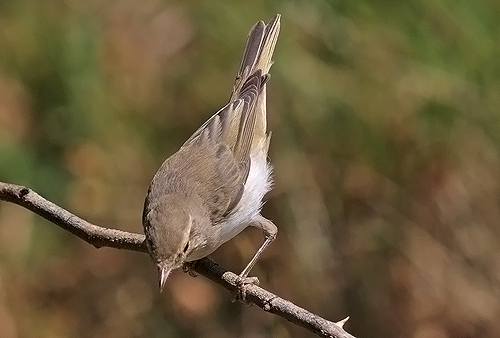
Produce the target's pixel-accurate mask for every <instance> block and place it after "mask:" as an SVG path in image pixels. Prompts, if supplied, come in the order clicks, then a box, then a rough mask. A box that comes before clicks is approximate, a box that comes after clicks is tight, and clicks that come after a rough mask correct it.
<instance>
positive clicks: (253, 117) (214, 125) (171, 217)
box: [142, 14, 281, 292]
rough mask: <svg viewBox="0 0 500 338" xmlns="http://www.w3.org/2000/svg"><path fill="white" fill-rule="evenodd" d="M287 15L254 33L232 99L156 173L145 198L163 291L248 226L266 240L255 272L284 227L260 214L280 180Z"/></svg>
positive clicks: (150, 240)
mask: <svg viewBox="0 0 500 338" xmlns="http://www.w3.org/2000/svg"><path fill="white" fill-rule="evenodd" d="M280 18H281V17H280V14H277V15H276V16H275V17H274V18H273V19H272V20H270V21H269V22H268V23H267V24H265V23H264V22H263V21H259V22H257V23H256V24H255V25H254V26H253V27H252V28H251V30H250V33H249V34H248V38H247V43H246V46H245V50H244V53H243V58H242V61H241V64H240V67H239V70H238V73H237V76H236V80H235V82H234V86H233V89H232V93H231V96H230V99H229V102H228V103H227V104H226V105H225V106H223V107H222V108H221V109H220V110H219V111H217V112H216V113H215V114H214V115H212V117H210V118H209V119H208V120H207V121H206V122H205V123H204V124H203V125H202V126H201V127H200V128H198V130H196V131H195V132H194V133H193V134H192V135H191V137H189V139H188V140H187V141H186V142H185V143H184V144H183V145H182V146H181V147H180V148H179V150H178V151H177V152H175V153H174V154H172V155H171V156H170V157H168V158H167V159H166V160H165V161H164V162H163V164H162V165H161V166H160V168H159V169H158V171H157V172H156V174H155V175H154V177H153V179H152V181H151V184H150V185H149V189H148V192H147V195H146V199H145V202H144V210H143V215H142V224H143V227H144V233H145V236H146V240H145V241H146V245H147V248H148V252H149V254H150V256H151V259H152V260H153V262H154V263H155V264H156V266H157V269H158V280H159V287H160V292H161V291H162V290H163V288H164V286H165V283H166V280H167V278H168V276H169V275H170V273H171V272H172V271H173V270H174V269H177V268H180V267H183V266H186V265H189V263H190V262H194V261H196V260H199V259H201V258H203V257H206V256H207V255H210V254H211V253H212V252H214V251H215V250H216V249H217V248H218V247H219V246H220V245H222V244H223V243H225V242H227V241H229V240H230V239H232V238H233V237H235V236H236V235H238V234H239V233H240V232H241V231H243V230H244V229H245V228H246V227H248V226H253V227H257V228H259V229H261V230H262V232H263V234H264V241H263V243H262V245H261V246H260V247H259V249H258V250H257V251H256V253H255V255H254V256H253V258H252V259H251V260H250V262H249V263H248V264H247V265H246V267H245V268H244V269H243V271H242V272H241V273H240V274H239V277H240V280H241V281H247V280H248V281H249V280H250V279H252V277H248V274H249V272H250V270H251V269H252V267H253V266H254V265H255V263H256V262H257V260H258V258H259V256H260V255H261V253H262V252H263V251H264V249H265V248H266V247H267V246H268V245H269V244H270V243H271V242H272V241H273V240H274V239H275V238H276V235H277V232H278V228H277V227H276V225H274V223H273V222H272V221H270V220H268V219H266V218H264V217H263V216H262V215H261V209H262V206H263V198H264V195H265V194H266V193H267V192H268V191H269V190H271V188H272V184H273V178H272V166H271V164H270V163H269V161H268V150H269V143H270V140H271V132H270V131H268V130H267V118H266V84H267V82H268V81H269V78H270V74H269V69H270V68H271V65H272V63H273V62H272V60H271V58H272V56H273V52H274V48H275V45H276V41H277V39H278V35H279V31H280Z"/></svg>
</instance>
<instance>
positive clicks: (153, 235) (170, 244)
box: [143, 195, 193, 292]
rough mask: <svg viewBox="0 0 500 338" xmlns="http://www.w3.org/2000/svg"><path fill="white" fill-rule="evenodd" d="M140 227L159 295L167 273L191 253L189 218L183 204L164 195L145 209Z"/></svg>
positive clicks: (183, 202)
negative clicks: (157, 282)
mask: <svg viewBox="0 0 500 338" xmlns="http://www.w3.org/2000/svg"><path fill="white" fill-rule="evenodd" d="M143 225H144V230H145V234H146V243H147V246H148V250H149V254H150V256H151V258H152V259H153V261H154V262H155V263H156V265H157V267H158V278H159V283H160V292H161V291H162V290H163V287H164V285H165V281H166V280H167V277H168V276H169V274H170V272H171V271H172V270H174V269H177V268H179V267H181V266H182V265H183V264H184V263H185V262H186V259H187V257H188V255H189V253H190V252H191V250H192V247H191V243H190V234H191V229H192V225H193V216H192V213H191V210H190V208H189V204H187V203H186V201H184V200H183V199H182V198H179V197H176V196H170V195H167V196H162V197H161V199H160V200H159V201H156V203H153V204H151V205H149V207H148V208H147V209H145V211H144V217H143Z"/></svg>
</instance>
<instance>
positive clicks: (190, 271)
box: [182, 261, 199, 277]
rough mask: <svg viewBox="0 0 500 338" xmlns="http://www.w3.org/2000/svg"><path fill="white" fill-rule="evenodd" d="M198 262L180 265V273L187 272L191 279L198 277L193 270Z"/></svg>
mask: <svg viewBox="0 0 500 338" xmlns="http://www.w3.org/2000/svg"><path fill="white" fill-rule="evenodd" d="M197 262H198V261H192V262H185V263H184V264H183V265H182V271H184V272H187V273H188V274H189V275H190V276H191V277H198V275H199V274H198V272H196V271H195V270H194V268H195V266H196V263H197Z"/></svg>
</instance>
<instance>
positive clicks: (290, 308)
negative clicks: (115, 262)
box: [0, 182, 354, 338]
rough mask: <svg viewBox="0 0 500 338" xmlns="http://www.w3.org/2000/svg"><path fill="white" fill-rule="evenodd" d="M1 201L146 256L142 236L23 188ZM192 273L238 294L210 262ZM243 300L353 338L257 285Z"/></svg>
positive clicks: (4, 190) (0, 196) (9, 187)
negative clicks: (82, 215) (91, 218)
mask: <svg viewBox="0 0 500 338" xmlns="http://www.w3.org/2000/svg"><path fill="white" fill-rule="evenodd" d="M0 200H3V201H7V202H12V203H15V204H18V205H20V206H22V207H24V208H26V209H29V210H31V211H33V212H34V213H36V214H38V215H40V216H42V217H43V218H45V219H46V220H48V221H50V222H52V223H54V224H56V225H58V226H60V227H61V228H63V229H64V230H67V231H69V232H71V233H72V234H74V235H76V236H78V237H80V238H81V239H83V240H84V241H86V242H88V243H90V244H92V245H93V246H95V247H96V248H100V247H103V246H107V247H111V248H117V249H126V250H133V251H140V252H147V248H146V244H145V242H144V240H145V238H144V235H142V234H134V233H129V232H125V231H120V230H116V229H109V228H104V227H100V226H97V225H94V224H92V223H89V222H87V221H85V220H83V219H81V218H79V217H78V216H75V215H73V214H72V213H70V212H69V211H67V210H65V209H63V208H61V207H59V206H58V205H56V204H54V203H52V202H50V201H48V200H46V199H45V198H43V197H42V196H40V195H38V194H37V193H36V192H34V191H33V190H31V189H28V188H26V187H23V186H19V185H15V184H7V183H2V182H0ZM194 270H195V271H196V272H198V273H199V274H201V275H203V276H205V277H207V278H209V279H210V280H212V281H214V282H215V283H217V284H219V285H221V286H223V287H224V288H226V289H227V290H229V291H231V292H232V293H235V292H236V291H237V290H238V285H239V284H238V281H239V277H238V275H236V274H234V273H232V272H230V271H227V270H226V269H224V268H223V267H221V266H220V265H219V264H217V263H216V262H215V261H213V260H212V259H210V258H203V259H201V260H199V261H198V262H197V263H196V264H195V265H194ZM246 297H247V299H248V300H249V301H251V302H253V303H255V304H256V305H257V306H259V307H260V308H262V309H263V310H264V311H267V312H270V313H273V314H276V315H278V316H281V317H283V318H285V319H286V320H288V321H290V322H292V323H294V324H297V325H300V326H302V327H304V328H306V329H307V330H309V331H311V332H314V333H316V334H317V335H318V336H320V337H328V338H354V336H352V335H350V334H349V333H347V332H346V331H345V330H344V329H343V328H342V326H343V325H344V323H345V321H346V320H347V318H346V319H344V320H342V321H339V322H337V323H334V322H331V321H329V320H326V319H324V318H322V317H320V316H318V315H316V314H314V313H311V312H309V311H307V310H304V309H302V308H301V307H298V306H297V305H295V304H293V303H291V302H289V301H287V300H285V299H283V298H280V297H278V296H277V295H275V294H273V293H271V292H269V291H267V290H264V289H263V288H261V287H259V286H256V285H248V287H247V288H246Z"/></svg>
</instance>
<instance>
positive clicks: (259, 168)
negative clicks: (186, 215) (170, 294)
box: [187, 151, 272, 261]
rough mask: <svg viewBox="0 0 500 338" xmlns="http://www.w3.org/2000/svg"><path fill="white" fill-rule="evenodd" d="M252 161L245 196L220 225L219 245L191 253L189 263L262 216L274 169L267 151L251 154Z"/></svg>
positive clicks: (208, 252) (208, 246)
mask: <svg viewBox="0 0 500 338" xmlns="http://www.w3.org/2000/svg"><path fill="white" fill-rule="evenodd" d="M250 159H251V162H250V171H249V173H248V179H247V182H246V184H245V189H244V190H243V195H242V196H241V200H240V202H239V203H238V205H237V206H236V208H235V210H234V211H233V212H232V213H231V214H230V215H229V216H228V218H227V219H226V220H225V221H224V222H221V223H220V224H219V225H218V227H219V229H218V230H219V235H220V238H219V240H218V241H217V243H214V242H212V241H209V242H211V243H213V244H212V245H210V244H208V243H207V244H206V245H205V246H202V247H199V248H198V249H197V250H195V251H193V252H191V253H190V254H189V256H188V259H187V260H188V261H193V260H197V259H200V258H203V257H206V256H208V255H210V254H211V253H212V252H214V251H215V250H216V249H217V248H218V247H219V246H220V245H222V244H224V243H225V242H227V241H229V240H230V239H231V238H233V237H234V236H236V235H238V234H239V233H240V232H241V231H243V230H244V229H245V228H246V227H247V226H249V225H250V224H251V223H252V222H253V221H254V220H255V218H257V216H259V215H260V210H261V208H262V205H263V202H262V199H263V198H264V195H265V194H266V193H267V192H268V191H269V190H271V186H272V178H271V172H272V168H271V165H270V164H269V163H267V154H266V152H265V151H262V152H259V153H253V154H251V156H250Z"/></svg>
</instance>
